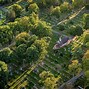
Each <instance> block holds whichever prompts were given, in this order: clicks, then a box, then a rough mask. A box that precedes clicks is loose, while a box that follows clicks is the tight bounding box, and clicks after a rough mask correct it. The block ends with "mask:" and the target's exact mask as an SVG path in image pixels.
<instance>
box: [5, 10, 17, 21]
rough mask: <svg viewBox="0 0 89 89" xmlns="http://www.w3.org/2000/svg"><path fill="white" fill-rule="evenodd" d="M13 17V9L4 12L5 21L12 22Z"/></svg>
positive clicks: (14, 16) (14, 15)
mask: <svg viewBox="0 0 89 89" xmlns="http://www.w3.org/2000/svg"><path fill="white" fill-rule="evenodd" d="M15 18H16V14H15V11H14V10H9V11H8V12H7V13H6V20H7V21H9V22H14V20H15Z"/></svg>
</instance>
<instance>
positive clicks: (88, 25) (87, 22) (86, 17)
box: [83, 14, 89, 29]
mask: <svg viewBox="0 0 89 89" xmlns="http://www.w3.org/2000/svg"><path fill="white" fill-rule="evenodd" d="M83 18H84V22H85V26H84V28H85V29H89V14H84V17H83Z"/></svg>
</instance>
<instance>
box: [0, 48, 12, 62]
mask: <svg viewBox="0 0 89 89" xmlns="http://www.w3.org/2000/svg"><path fill="white" fill-rule="evenodd" d="M11 53H12V50H11V49H10V48H4V49H2V50H0V59H1V61H4V62H6V63H9V62H10V54H11Z"/></svg>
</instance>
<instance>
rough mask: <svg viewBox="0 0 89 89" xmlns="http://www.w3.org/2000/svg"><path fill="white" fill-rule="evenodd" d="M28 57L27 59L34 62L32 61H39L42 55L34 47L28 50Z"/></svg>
mask: <svg viewBox="0 0 89 89" xmlns="http://www.w3.org/2000/svg"><path fill="white" fill-rule="evenodd" d="M26 55H27V59H28V60H29V61H30V62H32V61H36V60H38V58H39V56H40V53H39V51H38V49H37V47H36V46H34V45H32V46H31V47H28V48H27V51H26Z"/></svg>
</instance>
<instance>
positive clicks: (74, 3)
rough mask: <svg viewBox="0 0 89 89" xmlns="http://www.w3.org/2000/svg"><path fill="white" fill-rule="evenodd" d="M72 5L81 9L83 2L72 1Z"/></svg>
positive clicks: (80, 0)
mask: <svg viewBox="0 0 89 89" xmlns="http://www.w3.org/2000/svg"><path fill="white" fill-rule="evenodd" d="M80 3H81V4H80ZM72 4H73V6H74V8H78V7H82V6H83V5H84V1H83V0H72Z"/></svg>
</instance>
